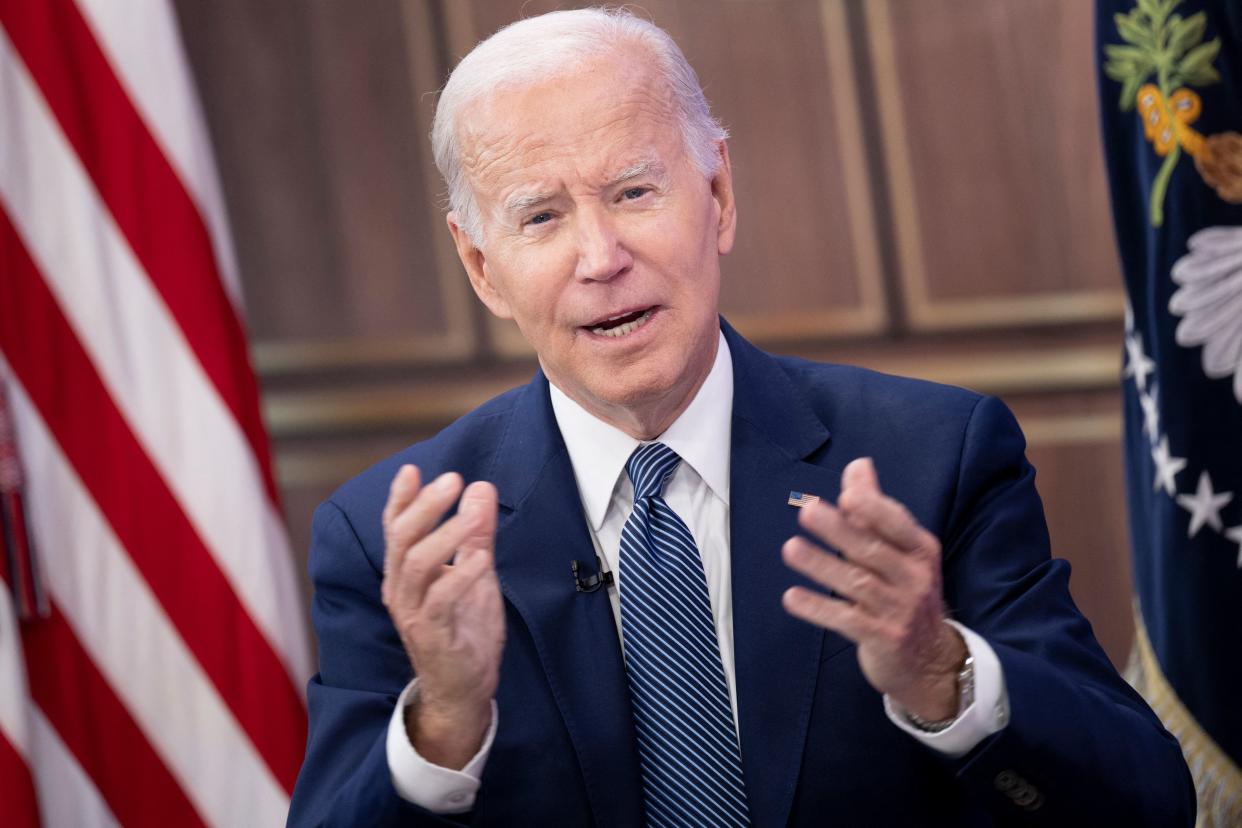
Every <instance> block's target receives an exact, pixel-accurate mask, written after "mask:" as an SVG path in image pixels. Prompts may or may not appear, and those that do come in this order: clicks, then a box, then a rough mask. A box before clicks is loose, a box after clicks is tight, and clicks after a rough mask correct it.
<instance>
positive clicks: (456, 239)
mask: <svg viewBox="0 0 1242 828" xmlns="http://www.w3.org/2000/svg"><path fill="white" fill-rule="evenodd" d="M445 220H446V221H447V222H448V228H449V233H451V234H452V236H453V244H455V245H456V246H457V258H459V259H461V264H462V267H464V268H465V269H466V276H467V277H469V279H470V287H472V288H474V293H475V295H476V296H478V297H479V301H480V302H482V303H483V304H484V305H486V306H487V309H488V310H489V311H491V312H492V313H493V314H495V315H496V316H499V317H500V318H501V319H512V318H513V313H512V312H511V311H510V310H509V302H508V300H507V299H505V297H504V295H503V294H502V293H501V291H500V290H498V289H497V286H496V284H495V282H494V280H493V279H492V274H491V271H490V268H489V267H488V265H487V256H486V255H484V253H483V249H482V248H481V247H479V246H478V245H476V244H475V243H474V240H473V239H471V238H470V234H469V233H467V232H466V231H465V229H463V228H462V226H461V224H460V223H459V222H458V218H457V213H456V212H450V213H449V214H448V215H447V216H446V217H445Z"/></svg>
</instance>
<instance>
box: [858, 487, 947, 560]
mask: <svg viewBox="0 0 1242 828" xmlns="http://www.w3.org/2000/svg"><path fill="white" fill-rule="evenodd" d="M837 505H838V506H839V508H840V509H841V511H842V512H843V513H844V515H845V517H846V520H847V521H848V522H849V523H850V524H852V525H853V526H854V527H856V528H858V529H860V530H862V531H865V532H873V533H875V534H876V535H879V536H880V537H882V538H883V539H884V540H885V541H887V542H888V543H890V544H892V545H893V546H894V547H896V548H897V549H900V550H901V551H903V552H913V551H915V550H918V549H924V548H927V547H928V546H930V545H935V544H936V543H937V541H936V539H935V536H934V535H932V534H931V533H930V532H928V531H927V530H926V529H924V528H923V527H922V525H920V524H919V522H918V521H917V520H915V519H914V516H913V515H912V514H910V510H909V509H907V508H906V507H905V506H903V505H902V504H900V503H898V502H897V501H896V500H893V499H892V498H891V497H887V496H886V495H882V494H879V493H877V492H869V491H864V490H859V489H854V490H852V491H849V492H845V493H842V495H841V497H840V499H839V500H838V501H837Z"/></svg>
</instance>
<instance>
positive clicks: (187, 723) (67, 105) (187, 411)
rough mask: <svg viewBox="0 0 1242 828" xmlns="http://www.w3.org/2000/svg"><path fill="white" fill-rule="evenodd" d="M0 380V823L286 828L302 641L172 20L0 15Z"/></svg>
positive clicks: (38, 1) (100, 1)
mask: <svg viewBox="0 0 1242 828" xmlns="http://www.w3.org/2000/svg"><path fill="white" fill-rule="evenodd" d="M0 383H3V385H4V386H5V388H6V391H7V399H8V404H9V409H10V412H11V415H12V425H13V433H14V435H15V438H16V445H17V456H18V460H19V462H20V466H21V471H22V474H23V477H24V479H23V481H22V483H23V494H24V512H25V516H26V518H27V519H28V523H29V529H30V537H31V540H32V543H31V544H30V545H29V548H28V549H27V550H26V551H25V552H24V554H25V555H26V556H27V557H29V556H31V555H33V556H37V561H38V564H39V567H38V570H37V571H38V572H39V573H40V576H41V579H42V582H43V586H45V587H46V595H47V599H48V600H47V605H46V612H44V613H42V614H40V613H38V612H35V613H33V615H32V617H30V618H29V619H28V620H22V621H18V620H17V613H16V606H15V603H14V601H13V596H14V594H15V592H14V591H12V590H11V589H10V587H14V586H15V584H13V583H10V584H8V585H7V586H5V585H0V586H3V588H0V824H3V825H5V826H21V828H25V826H36V825H42V826H61V825H65V826H69V825H72V826H108V825H130V826H142V825H159V826H169V825H176V826H187V825H203V824H206V825H219V826H237V825H279V824H283V822H284V818H285V813H286V811H287V808H288V802H289V794H290V792H291V790H292V788H293V784H294V779H295V777H296V775H297V771H298V766H299V764H300V761H301V756H302V751H303V748H304V745H305V738H306V724H305V721H306V720H305V703H304V700H303V695H302V693H303V691H302V687H303V682H304V680H305V678H306V677H307V676H308V675H309V673H310V665H309V657H308V649H307V637H306V631H305V628H304V622H303V612H302V608H301V606H300V599H299V595H298V591H297V580H296V576H295V572H294V569H293V560H292V557H291V555H290V551H289V546H288V540H287V537H286V534H285V530H284V525H283V521H282V518H281V514H280V510H279V506H278V498H277V490H276V484H275V480H274V478H273V474H272V468H271V464H270V460H269V455H268V447H267V438H266V436H265V434H264V430H263V424H262V421H261V419H260V415H259V405H258V395H257V389H256V384H255V380H254V376H253V373H252V371H251V367H250V363H249V357H248V354H247V348H246V339H245V334H244V330H243V326H242V321H241V310H240V289H239V284H238V278H237V272H236V267H235V264H234V257H233V252H232V248H231V246H230V241H229V236H228V232H227V227H226V221H225V213H224V206H223V199H222V197H221V193H220V190H219V185H218V183H217V179H216V172H215V167H214V163H213V161H212V157H211V153H210V150H209V147H208V141H207V131H206V128H205V125H204V121H203V116H202V113H201V110H200V106H199V102H198V100H197V97H196V95H195V92H194V86H193V82H192V78H191V75H190V72H189V68H188V65H187V62H186V59H185V54H184V52H183V50H182V45H181V42H180V39H179V34H178V26H177V21H176V18H175V16H174V12H173V8H172V3H171V2H170V0H124V2H122V1H121V0H77V2H74V0H0ZM23 588H24V587H23ZM19 591H20V590H19Z"/></svg>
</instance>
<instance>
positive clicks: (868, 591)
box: [781, 457, 967, 721]
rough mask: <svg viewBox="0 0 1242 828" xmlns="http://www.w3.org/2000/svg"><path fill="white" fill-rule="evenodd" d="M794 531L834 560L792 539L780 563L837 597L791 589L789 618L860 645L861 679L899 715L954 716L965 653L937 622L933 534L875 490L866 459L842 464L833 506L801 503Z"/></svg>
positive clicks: (939, 601) (940, 608) (939, 597)
mask: <svg viewBox="0 0 1242 828" xmlns="http://www.w3.org/2000/svg"><path fill="white" fill-rule="evenodd" d="M798 524H799V525H800V526H801V527H802V528H803V529H804V530H806V532H807V533H809V534H810V535H812V536H814V537H815V538H817V539H819V540H820V541H822V542H823V543H824V544H826V545H827V546H829V547H831V548H833V549H836V550H838V551H839V552H840V553H841V556H840V557H837V556H835V555H832V554H829V553H827V552H824V551H823V550H822V549H820V548H819V547H818V546H816V545H815V544H814V543H812V542H811V541H809V540H807V539H806V538H802V537H793V538H790V539H789V540H788V541H787V542H786V543H785V545H784V547H782V549H781V555H782V557H783V558H784V560H785V563H786V564H788V565H789V566H790V567H791V568H792V569H794V570H796V571H798V572H800V573H802V574H803V575H805V576H807V577H808V578H810V579H811V580H813V581H815V582H816V583H817V584H820V585H821V586H823V587H825V588H827V589H830V590H832V591H833V592H834V593H836V594H835V595H834V596H828V595H825V594H823V593H821V592H818V591H815V590H811V589H806V588H804V587H792V588H790V589H788V590H787V591H786V592H785V594H784V596H783V598H782V603H783V604H784V606H785V609H786V611H788V612H789V613H790V614H791V615H793V616H795V617H797V618H801V619H803V620H804V621H809V622H810V623H812V624H816V625H818V626H820V627H824V628H825V629H829V630H833V631H834V632H837V633H840V634H841V635H843V636H845V637H846V638H848V639H850V640H851V641H853V642H854V643H855V644H857V645H858V663H859V666H861V667H862V671H863V675H865V676H866V677H867V681H869V682H870V683H871V686H872V687H874V688H875V689H876V690H878V691H879V692H881V693H886V694H887V695H888V696H889V697H890V698H891V699H892V700H893V701H895V702H896V703H897V704H899V705H900V706H902V707H904V708H905V709H906V710H908V711H910V712H911V713H914V714H915V715H916V716H919V717H920V718H922V719H926V720H928V721H939V720H942V719H950V718H952V717H954V716H955V715H957V708H958V690H957V674H958V672H959V671H960V670H961V669H962V665H963V663H964V662H965V659H966V653H967V651H966V645H965V643H964V642H963V641H962V637H961V635H959V634H958V632H957V630H955V629H954V628H953V627H952V626H951V625H949V624H948V623H946V622H945V619H944V599H943V593H942V588H941V572H940V541H939V540H937V539H936V536H935V535H933V534H931V533H930V532H928V531H927V530H926V529H924V528H923V527H922V526H921V525H920V524H919V522H918V521H916V520H915V519H914V517H913V516H912V515H911V514H910V512H909V510H908V509H906V507H905V506H903V505H902V504H900V503H898V502H897V501H895V500H893V499H892V498H890V497H888V496H886V495H885V494H884V493H883V492H882V491H880V484H879V480H878V479H877V477H876V473H875V467H874V466H873V464H872V462H871V459H870V458H867V457H864V458H859V459H857V460H854V461H853V462H851V463H850V464H849V465H848V466H846V467H845V471H844V472H843V473H842V475H841V496H840V498H838V500H837V505H836V506H832V505H830V504H828V503H826V502H824V501H817V502H815V503H812V504H810V505H808V506H804V507H803V508H802V509H801V510H800V513H799V515H798Z"/></svg>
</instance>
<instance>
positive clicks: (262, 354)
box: [179, 0, 475, 372]
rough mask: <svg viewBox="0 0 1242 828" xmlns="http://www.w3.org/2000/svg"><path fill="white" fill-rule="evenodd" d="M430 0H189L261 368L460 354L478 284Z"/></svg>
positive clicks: (465, 351)
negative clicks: (463, 244)
mask: <svg viewBox="0 0 1242 828" xmlns="http://www.w3.org/2000/svg"><path fill="white" fill-rule="evenodd" d="M430 10H431V6H430V5H429V4H427V3H425V2H419V3H410V4H408V5H406V6H403V5H401V4H399V3H395V2H387V3H363V4H354V3H298V2H293V0H276V2H272V3H264V4H252V3H247V2H244V0H222V2H221V3H218V4H211V5H210V6H204V5H202V4H192V3H186V2H183V3H181V4H179V12H180V13H181V20H182V24H183V30H184V32H185V35H186V42H187V46H188V51H189V53H190V57H191V61H192V63H193V65H194V69H195V74H196V76H197V77H199V78H200V79H201V80H200V89H201V92H202V97H203V101H204V106H205V108H206V110H207V114H208V120H209V123H210V124H211V127H212V134H213V140H214V142H215V146H216V148H217V154H218V156H219V166H220V170H221V175H222V178H223V180H224V187H225V192H226V195H227V200H228V206H229V210H230V213H231V215H232V218H233V221H232V224H233V232H234V237H235V239H236V242H237V248H238V252H239V258H240V266H241V271H242V275H243V281H244V283H245V286H246V294H247V296H246V298H247V305H248V313H249V322H250V328H251V333H252V335H253V338H254V340H255V343H256V344H255V352H256V358H257V361H258V363H259V365H260V367H261V368H263V369H266V370H268V371H269V372H272V371H313V370H318V369H321V368H323V367H325V366H328V365H337V366H351V365H367V364H372V363H377V362H378V363H384V362H391V361H399V362H418V361H425V360H443V359H461V358H464V357H468V356H469V355H470V354H471V353H472V352H473V351H474V347H475V331H474V314H473V311H472V309H471V305H470V301H471V300H470V298H469V296H468V295H467V291H468V287H467V285H466V284H465V282H464V278H463V277H462V276H461V275H460V272H459V269H458V266H457V263H456V256H455V254H454V253H453V251H452V247H451V244H450V243H449V241H448V238H447V233H446V231H445V230H444V225H443V219H442V216H441V213H440V210H439V198H438V196H439V193H440V190H441V186H442V185H441V183H440V180H439V177H438V174H437V173H436V172H435V169H434V165H433V164H432V162H431V155H430V148H429V146H428V143H427V140H426V134H427V131H428V130H429V129H430V119H431V111H432V107H433V106H434V102H433V101H432V100H431V99H430V98H428V97H426V96H425V95H424V93H425V92H426V91H428V90H431V89H434V88H435V87H436V86H437V85H438V84H439V83H440V79H441V76H442V71H443V67H442V66H441V63H440V59H439V55H440V54H441V53H442V50H441V49H440V48H439V47H438V45H437V38H438V37H439V34H438V32H437V30H436V28H435V27H434V26H433V25H432V18H431V14H430Z"/></svg>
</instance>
